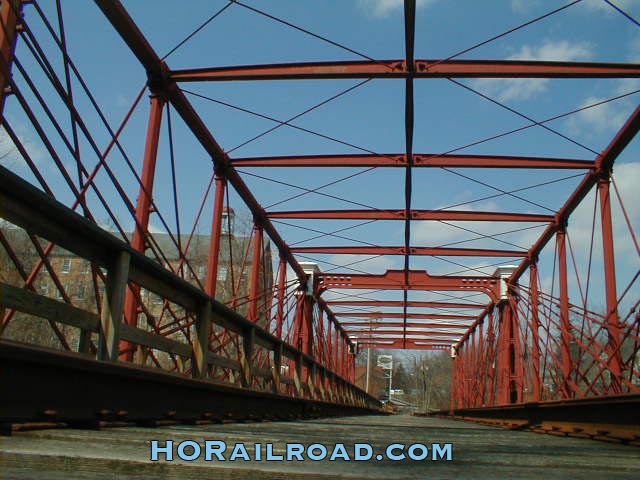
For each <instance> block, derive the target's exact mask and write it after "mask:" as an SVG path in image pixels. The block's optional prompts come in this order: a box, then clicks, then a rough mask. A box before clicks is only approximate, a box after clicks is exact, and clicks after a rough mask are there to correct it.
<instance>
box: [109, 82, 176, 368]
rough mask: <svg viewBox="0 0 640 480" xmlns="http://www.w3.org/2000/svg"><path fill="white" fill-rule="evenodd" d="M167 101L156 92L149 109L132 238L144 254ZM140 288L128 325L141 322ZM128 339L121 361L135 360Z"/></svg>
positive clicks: (128, 302) (128, 303) (128, 308)
mask: <svg viewBox="0 0 640 480" xmlns="http://www.w3.org/2000/svg"><path fill="white" fill-rule="evenodd" d="M165 103H166V100H165V98H164V97H163V96H162V95H158V94H156V93H153V94H152V95H151V110H150V112H149V122H148V125H147V138H146V144H145V149H144V159H143V162H142V176H141V185H140V191H139V193H138V200H137V203H136V211H135V226H134V231H133V236H132V238H131V246H132V247H133V248H134V249H136V250H137V251H139V252H142V253H144V252H145V250H146V246H147V235H148V229H149V216H150V214H151V205H152V200H153V184H154V179H155V172H156V160H157V158H158V143H159V139H160V127H161V126H162V112H163V110H164V106H165ZM139 292H140V287H137V286H135V287H133V288H132V289H131V291H129V292H127V296H126V299H125V307H124V319H125V322H127V324H129V325H133V326H137V324H138V305H137V298H136V297H138V296H139ZM131 347H132V345H131V343H129V342H122V345H120V349H121V350H122V351H124V352H125V353H124V354H122V355H121V360H124V361H127V362H131V361H133V349H132V348H131Z"/></svg>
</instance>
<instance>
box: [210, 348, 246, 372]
mask: <svg viewBox="0 0 640 480" xmlns="http://www.w3.org/2000/svg"><path fill="white" fill-rule="evenodd" d="M207 363H209V364H210V365H215V366H217V367H222V368H230V369H232V370H240V369H241V368H242V365H241V364H240V362H238V361H237V360H233V359H231V358H227V357H223V356H221V355H217V354H215V353H213V352H207Z"/></svg>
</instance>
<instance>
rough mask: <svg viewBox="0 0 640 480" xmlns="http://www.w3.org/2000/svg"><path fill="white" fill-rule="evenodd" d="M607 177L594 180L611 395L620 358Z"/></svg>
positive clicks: (619, 372) (616, 383) (617, 380)
mask: <svg viewBox="0 0 640 480" xmlns="http://www.w3.org/2000/svg"><path fill="white" fill-rule="evenodd" d="M609 181H610V180H609V174H608V173H607V174H603V175H601V176H600V178H599V179H598V193H599V194H600V218H601V224H602V253H603V255H604V280H605V291H606V300H607V320H606V322H607V334H608V337H609V338H608V341H607V345H606V348H605V351H606V353H607V359H608V362H609V368H608V370H609V372H610V373H611V390H612V393H616V394H620V393H622V385H621V384H620V379H621V378H622V360H621V355H620V318H619V315H618V293H617V288H616V262H615V253H614V245H613V225H612V222H611V196H610V192H609Z"/></svg>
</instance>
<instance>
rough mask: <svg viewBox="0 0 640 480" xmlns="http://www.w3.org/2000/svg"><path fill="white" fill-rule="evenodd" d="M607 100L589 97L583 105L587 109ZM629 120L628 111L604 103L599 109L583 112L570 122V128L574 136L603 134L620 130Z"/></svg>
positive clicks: (594, 108)
mask: <svg viewBox="0 0 640 480" xmlns="http://www.w3.org/2000/svg"><path fill="white" fill-rule="evenodd" d="M603 100H605V99H604V98H596V97H588V98H587V99H586V100H585V101H584V102H583V103H582V105H581V107H585V106H587V105H592V104H594V103H598V102H601V101H603ZM626 119H627V114H626V111H623V110H622V109H620V107H619V106H617V105H614V104H613V103H603V104H602V105H598V106H597V107H593V108H589V109H587V110H582V111H581V112H578V113H577V114H575V115H574V116H573V117H571V119H570V120H569V121H568V127H569V129H570V130H571V132H572V133H574V134H579V133H586V134H587V135H589V134H590V133H592V132H595V133H601V132H609V131H613V130H618V129H619V128H620V127H621V126H622V124H623V123H624V121H625V120H626Z"/></svg>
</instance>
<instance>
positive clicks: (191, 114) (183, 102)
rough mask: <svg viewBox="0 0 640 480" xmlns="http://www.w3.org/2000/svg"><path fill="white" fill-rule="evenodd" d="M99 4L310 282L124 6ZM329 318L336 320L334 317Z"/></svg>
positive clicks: (111, 0) (110, 1)
mask: <svg viewBox="0 0 640 480" xmlns="http://www.w3.org/2000/svg"><path fill="white" fill-rule="evenodd" d="M95 2H96V5H97V6H98V8H100V10H101V11H102V13H103V14H104V15H105V17H106V18H107V19H108V20H109V22H111V24H112V25H113V27H114V28H115V29H116V31H117V32H118V34H119V35H120V36H121V37H122V39H123V40H124V42H125V43H126V44H127V46H128V47H129V49H130V50H131V52H132V53H133V54H134V55H135V56H136V58H137V59H138V60H139V61H140V63H141V64H142V66H143V67H144V68H145V70H146V71H147V75H148V77H149V83H150V84H151V85H153V86H154V88H156V89H159V90H162V91H163V92H164V93H165V95H166V96H167V100H169V101H170V102H171V104H172V105H173V107H174V108H175V109H176V111H177V112H178V114H179V115H180V117H181V118H182V119H183V121H184V122H185V124H186V125H187V126H188V127H189V129H190V130H191V132H192V133H193V135H194V136H195V138H196V139H197V140H198V142H199V143H200V144H201V145H202V147H203V148H204V150H205V151H206V152H207V153H208V154H209V155H210V156H211V159H212V160H213V162H214V163H215V166H216V168H217V169H218V171H219V172H220V173H221V174H223V175H224V176H225V177H226V178H227V180H228V181H229V183H231V185H232V186H233V187H234V189H235V190H236V192H237V193H238V195H239V196H240V197H241V198H242V199H243V201H244V203H245V204H246V205H247V207H248V208H249V210H250V211H251V213H252V214H253V218H254V222H255V224H257V225H259V226H261V227H262V228H263V229H264V231H265V232H266V233H267V235H269V237H270V238H271V240H272V241H273V243H274V244H275V245H276V246H277V247H278V251H279V253H280V256H281V257H282V258H284V259H285V260H286V261H287V263H288V264H289V265H290V266H291V268H292V269H293V271H294V272H295V274H296V275H297V277H298V278H299V279H300V280H301V281H303V280H304V279H306V277H307V275H306V274H305V273H304V271H303V270H302V267H301V266H300V264H299V263H298V261H297V260H296V258H295V257H294V256H293V254H292V253H291V251H290V250H289V247H288V245H287V244H286V242H285V241H284V240H283V238H282V237H281V236H280V234H279V233H278V231H277V230H276V229H275V227H274V226H273V224H272V223H271V221H270V220H269V219H268V218H267V215H266V212H265V211H264V209H263V208H262V206H261V205H260V203H259V202H258V200H257V199H256V198H255V196H254V195H253V193H252V192H251V190H249V187H248V186H247V185H246V184H245V183H244V180H242V178H241V177H240V175H239V174H238V172H237V171H236V170H235V168H234V167H233V165H231V160H230V158H229V156H228V155H227V154H226V152H225V151H224V150H223V149H222V147H220V145H219V144H218V142H217V141H216V139H215V138H214V137H213V135H212V134H211V132H210V130H209V128H208V127H207V125H206V124H205V122H204V121H203V120H202V118H201V117H200V116H199V115H198V113H197V112H196V111H195V109H194V108H193V106H192V105H191V103H190V102H189V100H188V99H187V97H186V96H185V94H184V93H183V92H182V90H180V89H179V88H178V87H177V85H176V84H175V82H173V81H172V80H171V79H170V78H169V67H168V66H167V65H166V63H165V62H164V61H162V60H161V59H160V57H159V56H158V54H157V53H156V52H155V50H154V49H153V47H151V45H150V44H149V42H148V41H147V39H146V38H145V36H144V35H143V34H142V32H141V31H140V29H139V28H138V26H137V25H136V23H135V22H134V21H133V19H132V18H131V16H130V15H129V13H128V12H127V10H126V9H125V8H124V6H123V5H122V4H121V3H120V2H119V1H118V0H95ZM322 308H325V309H327V313H329V314H330V313H331V312H330V310H328V306H326V305H323V306H322ZM329 316H330V318H333V317H332V315H329ZM336 327H338V329H340V327H339V325H338V324H336ZM342 334H343V339H344V340H345V341H346V342H347V343H349V344H350V343H351V342H350V340H349V339H348V338H347V337H346V336H345V335H344V332H342Z"/></svg>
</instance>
